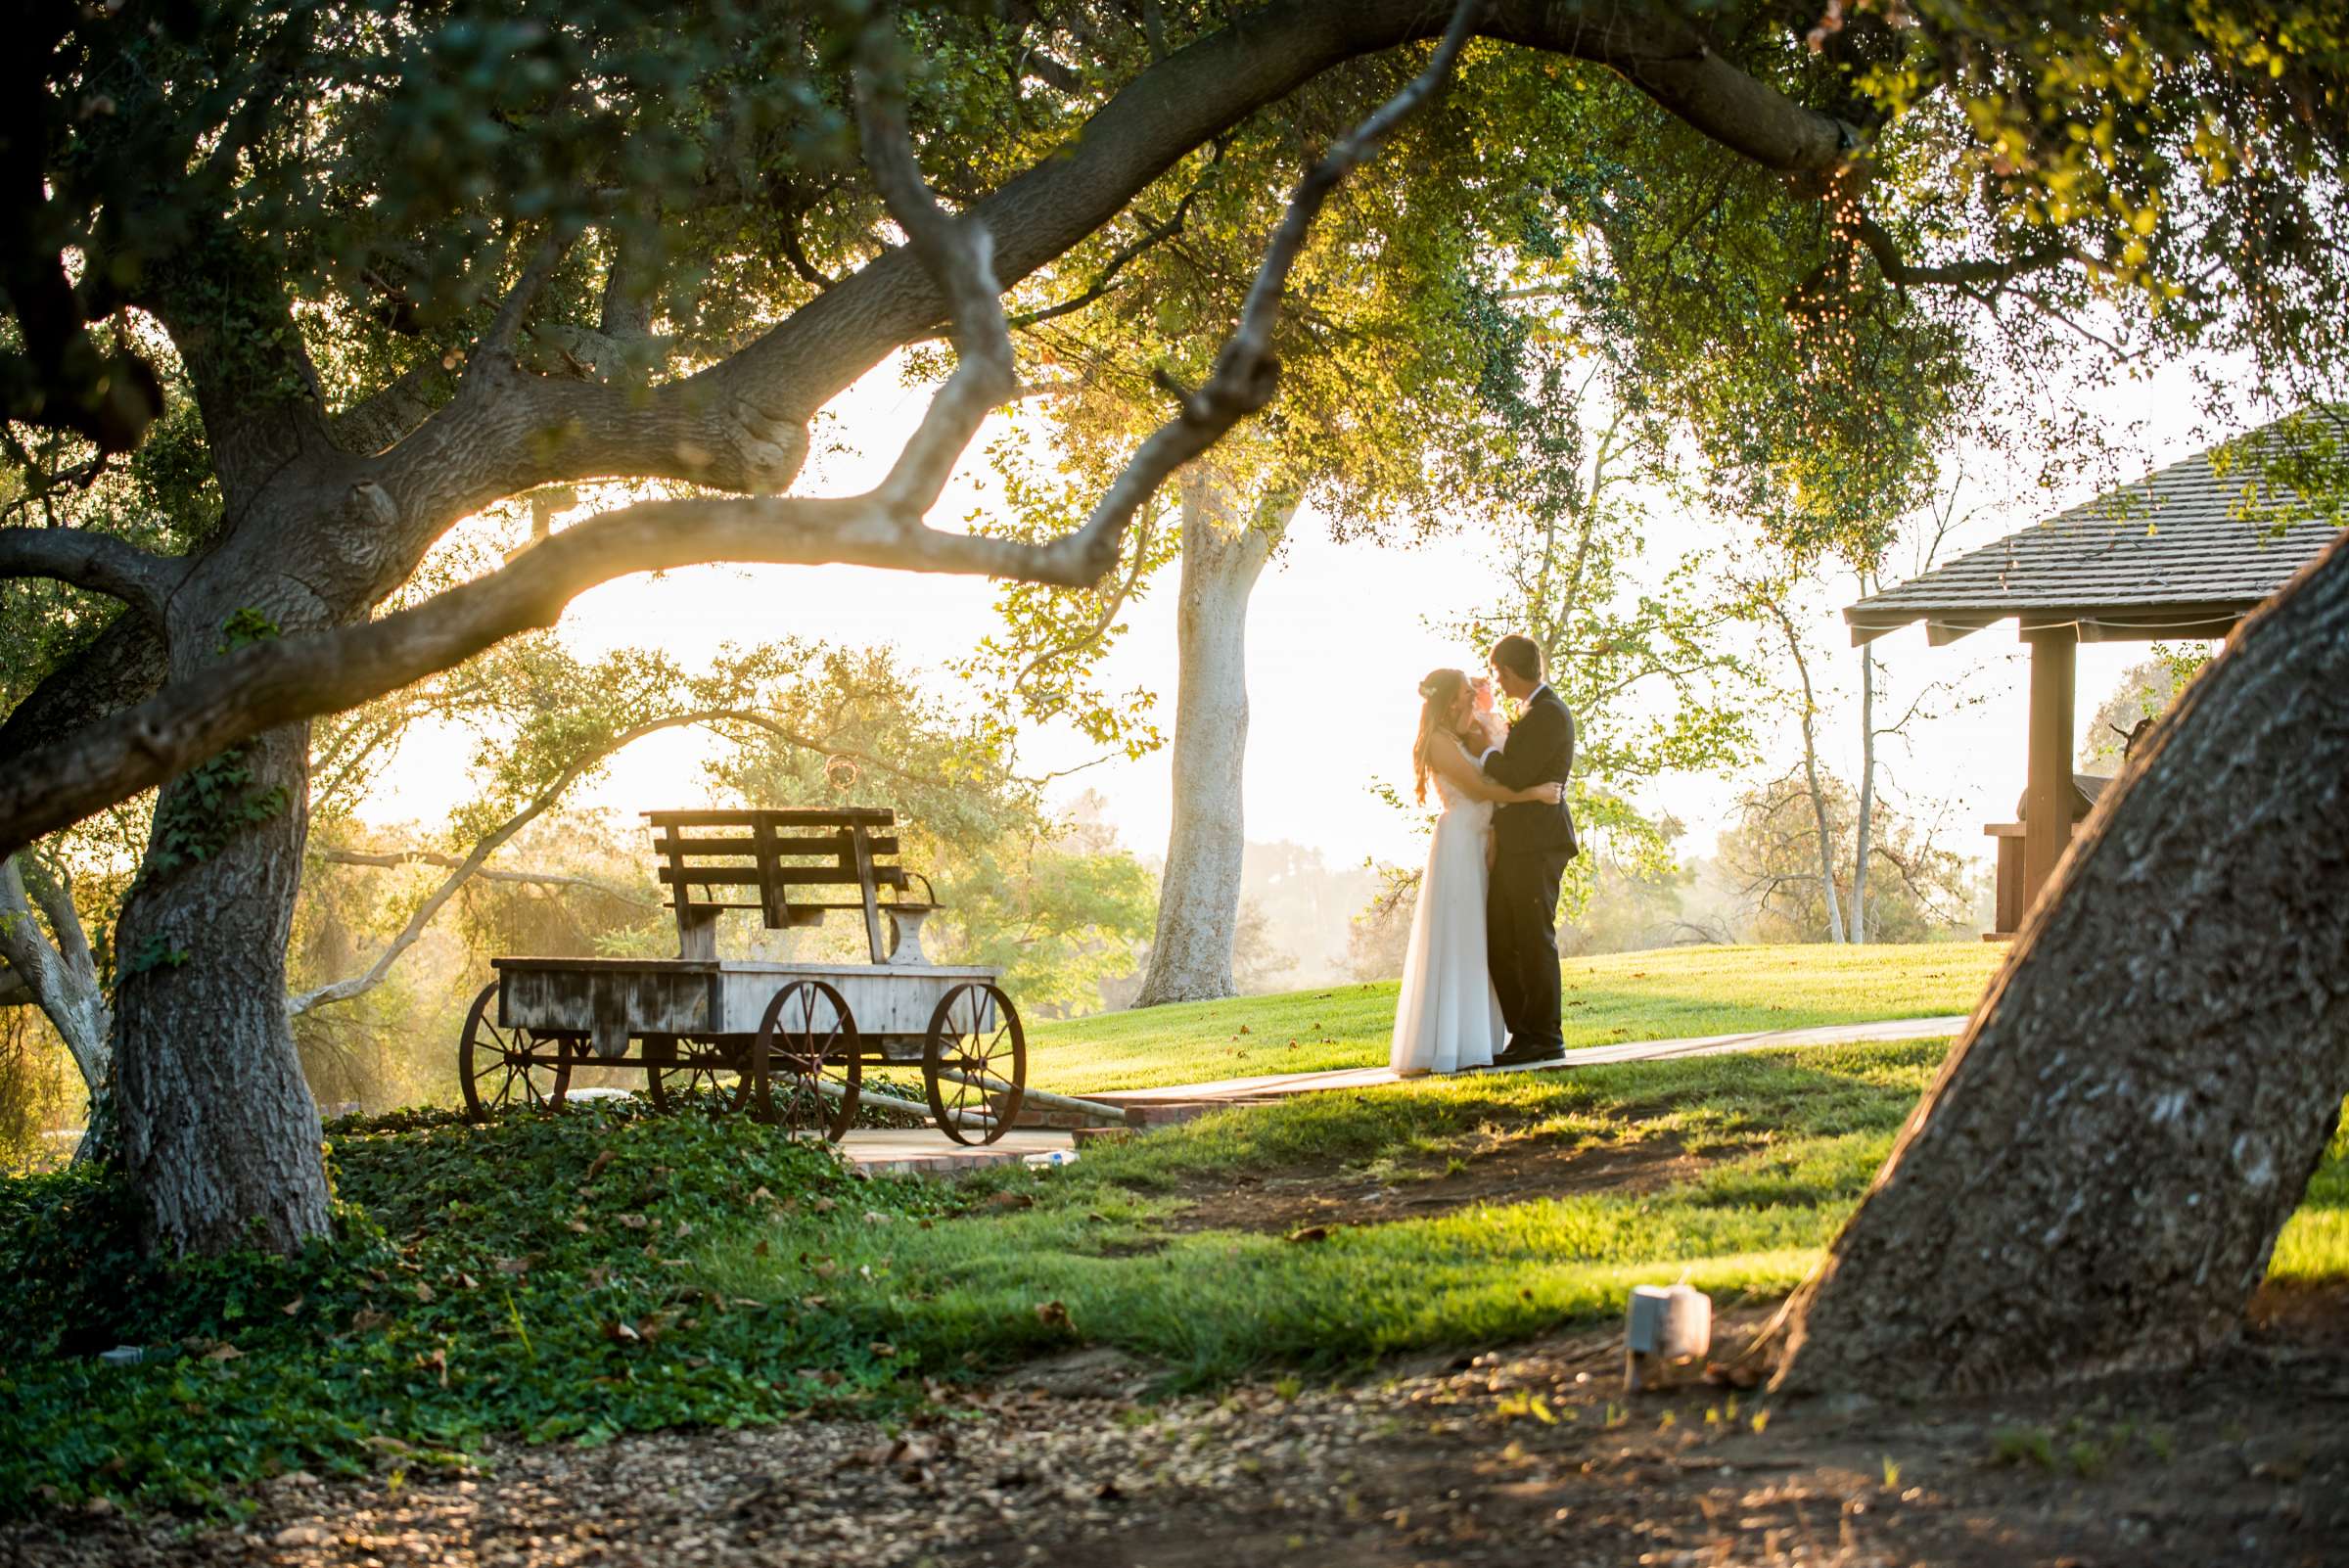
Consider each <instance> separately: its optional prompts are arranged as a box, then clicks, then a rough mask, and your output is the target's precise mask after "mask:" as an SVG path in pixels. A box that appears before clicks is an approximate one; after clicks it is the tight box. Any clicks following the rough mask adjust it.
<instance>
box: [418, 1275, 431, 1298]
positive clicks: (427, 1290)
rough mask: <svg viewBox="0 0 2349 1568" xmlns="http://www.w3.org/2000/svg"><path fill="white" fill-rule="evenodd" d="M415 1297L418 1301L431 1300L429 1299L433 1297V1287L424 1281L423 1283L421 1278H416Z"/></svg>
mask: <svg viewBox="0 0 2349 1568" xmlns="http://www.w3.org/2000/svg"><path fill="white" fill-rule="evenodd" d="M416 1299H417V1300H418V1301H420V1302H429V1301H431V1300H432V1299H433V1287H432V1286H430V1285H428V1284H426V1283H425V1282H424V1281H423V1280H421V1279H419V1280H417V1281H416Z"/></svg>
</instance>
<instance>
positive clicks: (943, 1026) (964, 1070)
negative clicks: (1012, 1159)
mask: <svg viewBox="0 0 2349 1568" xmlns="http://www.w3.org/2000/svg"><path fill="white" fill-rule="evenodd" d="M990 1013H991V1015H992V1016H991V1020H990ZM946 1073H951V1074H953V1075H954V1077H952V1078H946V1077H943V1076H942V1075H944V1074H946ZM922 1086H923V1087H924V1088H926V1089H928V1090H929V1091H930V1114H931V1115H932V1116H934V1117H936V1118H937V1119H938V1126H939V1130H941V1131H943V1132H944V1133H945V1135H946V1136H948V1137H950V1138H952V1139H953V1140H954V1141H955V1142H957V1143H992V1142H994V1141H995V1139H997V1138H999V1137H1001V1136H1002V1135H1003V1134H1004V1132H1006V1131H1007V1130H1009V1129H1010V1127H1011V1125H1012V1124H1013V1123H1014V1122H1016V1121H1018V1120H1019V1119H1020V1102H1021V1101H1022V1100H1023V1099H1025V1098H1026V1097H1027V1094H1028V1037H1027V1035H1026V1033H1025V1032H1023V1031H1022V1030H1021V1028H1020V1014H1019V1009H1017V1008H1015V1007H1013V1006H1012V1005H1011V998H1010V997H1009V996H1006V995H1004V994H1003V990H1002V988H1001V987H999V986H990V985H987V984H984V983H980V982H973V983H971V984H968V985H961V986H957V987H955V988H954V989H953V990H952V991H949V992H946V993H945V995H944V996H943V997H941V998H940V1000H939V1003H938V1011H937V1012H935V1013H932V1014H931V1015H930V1038H929V1039H928V1041H927V1042H926V1043H925V1044H924V1045H923V1047H922ZM965 1112H979V1113H981V1114H983V1115H986V1116H989V1117H991V1118H993V1123H992V1125H991V1126H988V1127H977V1126H972V1125H967V1124H965V1123H964V1122H963V1121H962V1119H961V1113H965ZM974 1132H976V1133H977V1134H978V1136H977V1137H973V1136H972V1135H971V1134H972V1133H974Z"/></svg>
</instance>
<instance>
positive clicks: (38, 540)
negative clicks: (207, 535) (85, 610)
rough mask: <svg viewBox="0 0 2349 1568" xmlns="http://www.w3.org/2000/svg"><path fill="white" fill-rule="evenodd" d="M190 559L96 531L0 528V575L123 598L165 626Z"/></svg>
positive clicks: (141, 612)
mask: <svg viewBox="0 0 2349 1568" xmlns="http://www.w3.org/2000/svg"><path fill="white" fill-rule="evenodd" d="M186 573H187V563H186V562H185V561H182V560H179V559H177V558H174V557H171V556H162V555H152V554H150V553H148V552H147V551H145V550H142V549H140V548H139V547H138V546H137V545H135V544H132V543H130V542H128V541H127V540H124V539H118V538H116V537H115V535H113V534H111V533H101V532H98V531H97V530H94V529H41V528H11V529H0V577H54V578H56V579H57V580H58V581H60V582H70V583H72V584H73V585H74V586H75V587H77V588H88V589H91V590H93V591H94V592H98V593H103V594H106V595H108V596H109V597H110V598H115V599H119V600H121V601H122V602H123V603H124V604H127V605H129V606H130V607H131V608H132V609H134V610H136V611H138V612H139V614H141V615H143V616H145V617H147V618H148V619H149V620H150V621H153V622H154V623H156V624H158V625H161V623H162V620H163V601H164V600H165V599H167V598H169V597H170V594H171V590H172V589H173V588H175V587H177V586H178V585H179V580H180V578H181V577H182V576H185V575H186Z"/></svg>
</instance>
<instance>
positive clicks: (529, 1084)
mask: <svg viewBox="0 0 2349 1568" xmlns="http://www.w3.org/2000/svg"><path fill="white" fill-rule="evenodd" d="M497 994H498V983H497V982H496V981H491V982H490V983H489V984H488V985H487V986H486V987H484V989H483V991H482V992H481V994H480V995H478V996H476V997H475V998H474V999H473V1008H472V1010H471V1011H470V1012H468V1013H467V1014H466V1016H465V1034H464V1036H463V1038H462V1039H461V1040H460V1041H459V1043H458V1047H457V1082H458V1086H459V1087H460V1088H461V1089H462V1090H463V1091H464V1096H465V1111H466V1114H467V1115H468V1116H473V1117H481V1116H485V1115H487V1114H488V1113H490V1112H492V1111H498V1110H503V1109H505V1108H507V1107H508V1106H511V1105H514V1104H517V1103H523V1104H528V1105H530V1106H534V1107H540V1108H545V1107H549V1106H553V1105H559V1104H561V1103H562V1099H563V1091H564V1089H565V1087H566V1086H567V1085H568V1084H570V1082H571V1055H572V1052H571V1042H570V1039H569V1038H568V1037H566V1036H561V1035H554V1036H541V1035H538V1034H536V1033H534V1032H532V1031H531V1030H529V1029H523V1028H515V1029H510V1030H509V1029H501V1028H499V1027H498V1024H497V1019H496V1016H495V1014H494V1013H493V1011H492V1004H493V1003H494V1002H495V1001H496V1000H497ZM550 1045H551V1046H552V1047H553V1052H554V1054H553V1055H552V1057H551V1058H550V1057H549V1056H548V1055H547V1054H546V1053H547V1049H548V1047H549V1046H550Z"/></svg>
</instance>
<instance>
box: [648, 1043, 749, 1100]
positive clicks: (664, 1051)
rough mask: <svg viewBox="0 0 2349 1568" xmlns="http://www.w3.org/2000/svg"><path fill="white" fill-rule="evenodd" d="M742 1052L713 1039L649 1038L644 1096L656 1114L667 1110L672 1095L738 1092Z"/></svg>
mask: <svg viewBox="0 0 2349 1568" xmlns="http://www.w3.org/2000/svg"><path fill="white" fill-rule="evenodd" d="M742 1055H743V1053H742V1049H741V1047H740V1046H739V1045H737V1046H735V1047H734V1048H733V1049H731V1050H729V1049H727V1047H726V1046H724V1045H722V1044H720V1043H719V1042H718V1041H716V1040H714V1039H694V1038H680V1037H678V1036H675V1035H648V1036H646V1037H645V1040H644V1088H645V1096H646V1098H648V1099H650V1100H651V1101H652V1102H653V1109H654V1110H656V1111H667V1110H668V1109H669V1106H670V1103H671V1098H672V1096H675V1095H680V1094H685V1095H699V1094H722V1095H725V1096H727V1097H728V1098H729V1099H732V1098H734V1097H736V1096H738V1095H739V1094H740V1093H741V1087H742V1085H741V1077H742Z"/></svg>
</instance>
